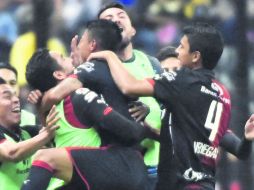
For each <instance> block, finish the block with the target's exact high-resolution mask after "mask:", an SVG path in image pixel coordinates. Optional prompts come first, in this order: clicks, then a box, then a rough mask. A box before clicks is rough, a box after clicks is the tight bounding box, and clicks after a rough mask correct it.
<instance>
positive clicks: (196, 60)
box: [192, 51, 201, 63]
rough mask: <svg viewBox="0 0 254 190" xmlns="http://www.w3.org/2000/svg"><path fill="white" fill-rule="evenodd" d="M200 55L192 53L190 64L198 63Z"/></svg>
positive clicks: (197, 52)
mask: <svg viewBox="0 0 254 190" xmlns="http://www.w3.org/2000/svg"><path fill="white" fill-rule="evenodd" d="M200 61H201V54H200V52H199V51H194V52H192V63H200Z"/></svg>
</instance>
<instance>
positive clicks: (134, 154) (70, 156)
mask: <svg viewBox="0 0 254 190" xmlns="http://www.w3.org/2000/svg"><path fill="white" fill-rule="evenodd" d="M100 22H101V21H100ZM63 59H64V58H61V56H60V55H59V54H58V56H57V55H56V53H52V52H48V51H47V50H39V51H37V52H36V53H35V54H34V55H33V57H32V58H31V60H30V62H29V63H28V67H27V74H26V75H27V78H28V82H29V83H31V84H32V85H36V86H34V87H36V88H38V89H40V90H42V91H43V90H47V88H50V87H51V86H52V85H55V84H56V83H57V80H56V79H57V78H56V79H54V80H44V83H43V81H42V80H40V79H41V78H42V77H43V76H44V75H48V77H49V76H50V73H51V75H52V76H54V75H56V74H58V75H61V76H62V78H64V77H66V75H65V74H64V73H68V72H64V70H66V71H67V70H68V69H67V68H68V67H69V66H68V65H67V62H66V61H63ZM45 63H47V64H45ZM38 65H41V67H39V66H38ZM41 68H43V69H41ZM33 76H36V78H37V79H38V81H34V80H33V81H32V80H31V79H32V78H33V79H35V78H34V77H33ZM30 77H31V78H30ZM49 78H50V77H49ZM58 80H59V79H58ZM50 81H51V82H50ZM69 101H71V103H72V106H73V109H74V110H76V111H75V113H76V117H77V119H78V120H79V121H85V122H86V124H87V125H88V126H95V128H96V129H97V131H98V133H99V134H100V137H101V139H102V145H104V146H102V147H100V148H96V147H93V148H92V147H89V148H87V147H74V148H71V147H68V148H66V149H64V148H58V149H45V150H41V151H39V152H38V153H37V154H36V155H35V161H34V162H33V167H32V168H31V172H30V175H29V177H28V179H27V180H26V181H25V182H24V185H23V188H22V189H24V190H28V189H35V188H36V189H37V190H40V189H46V188H47V185H48V183H49V180H50V178H51V177H52V176H53V175H54V176H55V177H58V178H60V179H63V180H64V181H65V182H66V183H67V185H66V186H64V187H63V188H64V189H68V188H70V189H90V188H91V189H94V190H96V189H98V190H101V189H133V190H135V189H136V190H139V189H150V185H149V181H148V178H147V177H148V176H147V174H146V170H145V165H144V162H143V159H142V157H140V154H139V152H138V151H136V150H135V149H134V148H132V147H131V146H132V145H135V144H136V143H138V142H140V140H142V139H143V138H144V137H156V136H157V135H156V134H154V132H153V131H152V130H150V128H149V127H143V126H140V125H139V124H137V123H136V122H134V121H131V120H127V119H125V118H124V117H123V116H121V115H120V114H119V113H118V112H116V111H114V110H113V109H112V108H111V107H109V106H107V105H106V104H105V103H104V100H103V99H102V98H100V97H99V96H98V95H97V94H96V93H94V92H92V91H90V90H89V89H78V90H77V91H76V92H75V93H73V94H72V95H71V98H70V100H69ZM61 127H62V126H61ZM63 127H64V126H63ZM73 138H75V137H73ZM87 138H89V136H88V137H87ZM83 140H84V141H87V140H89V139H86V138H84V139H83ZM119 174H121V175H119ZM105 175H107V177H105Z"/></svg>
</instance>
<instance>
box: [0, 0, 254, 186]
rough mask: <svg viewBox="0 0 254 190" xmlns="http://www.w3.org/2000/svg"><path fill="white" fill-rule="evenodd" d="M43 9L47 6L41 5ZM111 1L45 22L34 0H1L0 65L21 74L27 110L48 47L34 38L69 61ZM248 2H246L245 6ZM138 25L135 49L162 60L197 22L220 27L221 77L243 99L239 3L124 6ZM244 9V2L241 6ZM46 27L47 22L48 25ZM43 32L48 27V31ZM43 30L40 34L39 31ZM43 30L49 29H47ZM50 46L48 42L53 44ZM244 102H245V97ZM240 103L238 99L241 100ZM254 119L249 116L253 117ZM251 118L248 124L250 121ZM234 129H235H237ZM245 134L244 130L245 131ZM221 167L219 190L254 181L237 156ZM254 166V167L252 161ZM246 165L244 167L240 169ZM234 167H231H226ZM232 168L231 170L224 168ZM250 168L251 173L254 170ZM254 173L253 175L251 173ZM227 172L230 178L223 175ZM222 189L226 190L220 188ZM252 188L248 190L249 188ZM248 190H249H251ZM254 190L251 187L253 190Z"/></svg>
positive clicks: (63, 1) (81, 1)
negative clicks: (33, 68) (28, 76)
mask: <svg viewBox="0 0 254 190" xmlns="http://www.w3.org/2000/svg"><path fill="white" fill-rule="evenodd" d="M36 1H37V3H38V2H39V3H40V1H45V0H36ZM105 1H107V0H92V1H91V0H49V1H48V2H49V4H48V9H47V10H46V12H44V14H45V15H44V17H42V18H41V20H40V15H37V14H36V13H38V12H39V11H36V10H37V9H38V7H37V9H36V7H35V3H34V1H32V0H1V1H0V62H5V63H10V64H11V65H13V66H14V67H16V69H17V70H18V75H19V79H18V82H19V84H20V87H21V89H22V90H21V98H22V99H23V101H22V103H23V104H24V105H23V106H24V107H26V108H27V109H33V108H32V107H31V105H30V104H26V95H27V92H28V90H29V89H27V87H26V81H25V78H24V71H25V65H26V62H27V60H28V59H29V58H30V56H31V55H32V53H33V52H34V50H35V49H36V47H38V46H43V45H45V44H43V43H45V42H44V41H45V40H44V41H36V40H35V39H34V38H36V36H37V37H38V35H41V36H40V38H39V39H42V40H43V39H47V40H48V43H47V44H46V45H48V46H49V47H51V49H57V50H58V51H60V52H61V53H63V54H65V55H68V52H69V50H70V41H71V39H72V37H73V36H74V35H75V34H81V33H82V31H83V30H84V26H85V23H86V22H87V21H89V20H91V19H95V18H96V15H97V13H98V10H99V8H100V6H101V4H102V2H105ZM243 1H245V0H243ZM120 2H121V3H123V4H124V5H125V6H126V7H127V9H128V11H129V12H130V16H131V17H132V20H133V24H134V26H135V28H136V29H137V35H136V37H135V39H134V47H135V48H138V49H142V50H144V51H145V52H147V53H148V54H150V55H153V56H154V55H156V54H157V53H158V51H159V49H160V48H162V47H165V46H167V45H172V46H177V45H178V43H179V39H180V36H181V32H180V31H181V28H182V26H184V25H186V24H187V23H190V22H192V21H206V22H209V23H212V24H214V25H215V26H216V27H217V28H219V30H220V31H221V32H222V34H223V37H224V39H225V49H224V52H223V56H222V58H221V60H220V64H219V66H218V68H217V70H216V74H217V75H218V76H219V78H220V80H221V81H222V82H223V83H224V84H225V85H226V86H227V88H228V89H229V90H230V92H231V94H232V99H233V100H234V97H235V96H236V97H237V96H238V94H237V92H238V91H239V90H238V88H240V87H238V86H236V85H235V83H234V82H233V79H234V72H235V69H236V68H241V67H238V66H237V64H239V62H240V61H241V60H240V61H239V54H238V52H237V51H238V50H237V44H238V43H239V37H238V33H237V32H238V28H237V26H238V25H237V22H238V21H237V1H231V0H122V1H120ZM239 2H240V3H241V1H239ZM253 8H254V0H246V16H247V22H246V23H247V30H246V33H245V35H246V39H247V42H248V44H246V46H247V47H248V48H247V50H248V59H247V66H248V76H249V77H248V79H247V82H248V83H246V84H245V85H246V86H247V85H249V88H248V91H247V92H248V95H247V96H246V97H250V98H249V99H248V100H247V102H248V105H247V106H248V109H249V113H253V112H254V101H253V98H252V97H253V96H254V90H253V89H252V88H251V84H252V83H253V82H254V75H253V74H252V73H253V72H254V67H253V65H252V62H253V60H254V54H253V53H252V49H253V47H254V26H253V22H252V21H253V19H254V12H253V11H252V10H253ZM42 21H44V22H42ZM41 26H48V27H46V29H45V31H44V30H43V29H41V28H40V27H41ZM38 27H39V29H38ZM42 28H43V27H42ZM47 40H46V41H47ZM242 98H244V97H242ZM235 99H236V98H235ZM232 105H233V111H234V109H235V112H236V113H235V114H234V113H233V116H232V117H233V118H234V117H237V111H238V112H239V111H241V109H240V110H238V108H237V105H234V101H233V103H232ZM249 113H246V114H247V115H249ZM246 119H247V118H245V120H246ZM237 127H238V126H234V124H232V128H237ZM239 131H242V130H239ZM222 158H223V159H222V161H223V162H222V163H223V164H219V166H220V171H219V172H218V173H219V174H218V176H219V177H218V181H219V183H218V190H219V189H223V190H226V189H225V187H226V188H227V189H229V190H241V189H242V187H241V180H239V179H240V178H239V176H240V175H242V176H244V175H250V176H252V175H251V173H240V174H239V169H238V166H237V165H236V164H235V163H237V161H236V160H235V159H234V158H233V156H231V155H224V156H222ZM249 163H250V164H252V165H251V166H252V167H253V166H254V162H253V161H250V162H249ZM240 165H241V163H240ZM226 166H229V167H226ZM224 167H226V168H224ZM252 167H250V168H252ZM225 170H226V171H227V172H230V173H228V174H227V175H228V180H226V181H224V180H222V178H221V177H220V176H223V175H224V174H225ZM251 171H252V170H250V172H251ZM223 172H224V173H223ZM243 179H244V177H243ZM219 186H221V187H219ZM245 188H246V187H245ZM247 189H248V188H247ZM250 189H251V187H250Z"/></svg>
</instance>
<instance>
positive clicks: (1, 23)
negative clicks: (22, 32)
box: [0, 0, 18, 44]
mask: <svg viewBox="0 0 254 190" xmlns="http://www.w3.org/2000/svg"><path fill="white" fill-rule="evenodd" d="M9 4H10V1H9V0H1V1H0V39H3V40H4V41H6V42H7V43H10V44H12V43H13V42H14V41H15V40H16V38H17V35H18V33H17V25H16V23H15V20H14V18H13V17H12V15H11V13H10V12H9V11H8V6H9Z"/></svg>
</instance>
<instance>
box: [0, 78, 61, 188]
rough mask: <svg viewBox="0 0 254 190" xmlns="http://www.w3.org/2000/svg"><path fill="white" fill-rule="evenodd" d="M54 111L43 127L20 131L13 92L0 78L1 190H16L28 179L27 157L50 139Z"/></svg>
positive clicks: (30, 160) (17, 102)
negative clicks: (38, 131) (37, 129)
mask: <svg viewBox="0 0 254 190" xmlns="http://www.w3.org/2000/svg"><path fill="white" fill-rule="evenodd" d="M56 114H57V112H56V111H55V109H54V108H52V110H51V111H50V113H49V116H48V117H47V123H48V125H47V127H44V128H43V129H42V130H41V131H40V133H39V134H37V132H36V131H34V130H35V129H36V127H34V126H33V127H24V128H23V127H22V128H21V127H20V126H19V123H20V102H19V98H18V97H17V95H16V92H15V90H14V89H13V88H12V87H11V86H10V85H8V84H7V83H6V82H5V81H4V80H3V79H2V78H0V184H1V189H12V190H19V189H20V187H21V185H22V183H23V181H24V180H25V179H26V177H27V176H28V172H29V169H30V167H31V162H32V158H31V155H32V154H34V152H35V151H37V150H38V149H40V148H42V147H43V146H44V145H45V144H46V143H47V142H49V141H50V140H51V138H52V137H53V136H54V132H55V130H56V129H57V128H58V126H57V125H55V123H56V121H57V120H58V118H57V116H56Z"/></svg>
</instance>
